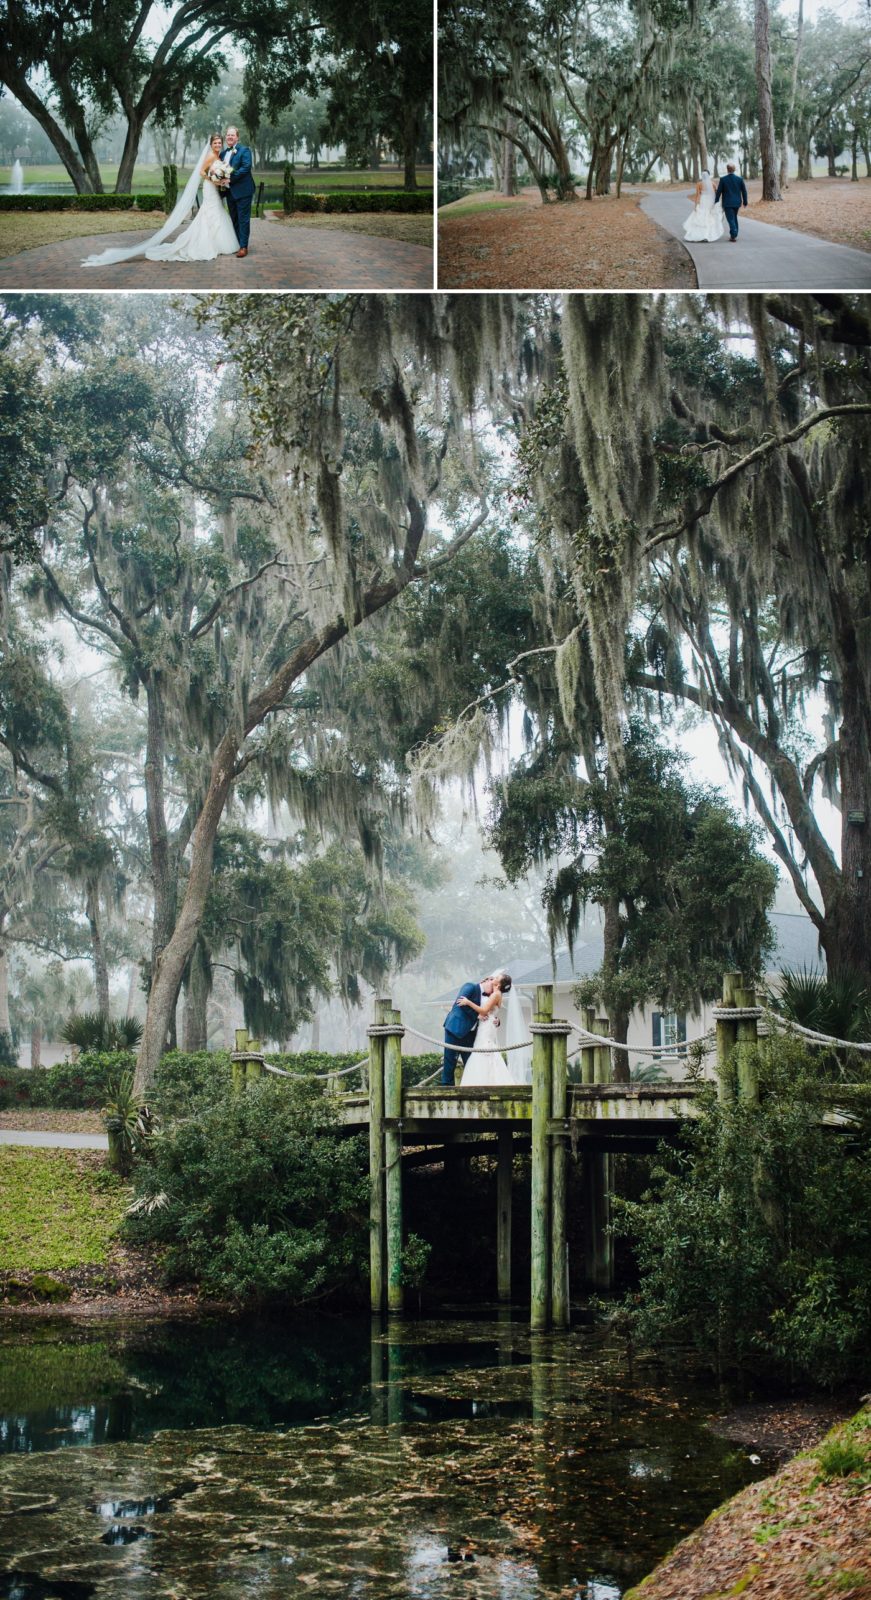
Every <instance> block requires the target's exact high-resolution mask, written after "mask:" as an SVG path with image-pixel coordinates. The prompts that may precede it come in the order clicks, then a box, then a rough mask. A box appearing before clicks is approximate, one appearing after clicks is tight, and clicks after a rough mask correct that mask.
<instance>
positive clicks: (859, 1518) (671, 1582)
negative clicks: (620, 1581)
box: [625, 1409, 871, 1600]
mask: <svg viewBox="0 0 871 1600" xmlns="http://www.w3.org/2000/svg"><path fill="white" fill-rule="evenodd" d="M737 1595H741V1596H743V1597H744V1600H813V1597H818V1600H835V1597H836V1596H837V1597H839V1600H869V1597H871V1410H869V1409H865V1410H863V1411H860V1412H859V1413H858V1414H857V1415H856V1416H855V1417H854V1418H853V1419H852V1420H850V1421H848V1422H845V1423H841V1424H839V1425H838V1426H837V1427H835V1428H833V1429H832V1430H831V1432H830V1433H829V1434H827V1436H826V1438H825V1440H824V1441H823V1442H822V1444H821V1445H817V1446H816V1447H815V1448H814V1449H812V1450H808V1451H806V1452H804V1453H802V1454H801V1455H798V1456H795V1457H794V1459H793V1460H792V1461H790V1462H788V1463H787V1465H786V1466H785V1467H782V1468H781V1469H780V1471H779V1472H777V1473H775V1475H774V1476H773V1477H770V1478H766V1479H764V1480H763V1482H762V1483H754V1484H751V1485H750V1486H749V1487H748V1488H746V1489H743V1490H742V1491H741V1493H740V1494H738V1495H736V1496H735V1497H734V1499H733V1500H730V1501H728V1502H727V1503H726V1504H725V1505H724V1506H722V1507H720V1509H719V1510H718V1511H715V1512H713V1514H712V1515H711V1516H710V1517H709V1518H708V1520H707V1522H705V1523H704V1524H703V1525H702V1527H701V1528H699V1529H697V1531H696V1532H695V1533H691V1534H690V1536H689V1538H687V1539H684V1540H683V1542H682V1543H681V1544H679V1545H678V1546H677V1549H676V1550H674V1551H673V1552H672V1554H671V1555H670V1556H668V1557H667V1558H666V1560H665V1561H663V1562H662V1563H661V1564H660V1565H659V1566H658V1567H657V1568H656V1570H655V1571H654V1572H653V1573H651V1575H650V1576H649V1577H648V1578H646V1579H645V1580H644V1582H643V1583H641V1584H639V1585H638V1586H637V1587H636V1588H634V1589H632V1590H631V1591H630V1593H629V1594H628V1595H627V1596H626V1597H625V1600H729V1597H731V1596H737Z"/></svg>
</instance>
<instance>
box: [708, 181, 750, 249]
mask: <svg viewBox="0 0 871 1600" xmlns="http://www.w3.org/2000/svg"><path fill="white" fill-rule="evenodd" d="M720 199H722V202H723V210H724V211H725V213H726V221H727V222H728V224H729V235H730V237H731V238H732V239H737V237H738V212H739V211H740V209H741V206H742V205H745V206H746V205H747V185H746V183H745V182H744V179H743V178H742V177H741V175H740V173H738V172H725V173H724V174H723V176H722V178H721V179H720V181H719V183H718V184H717V192H716V194H715V195H714V205H716V204H717V201H718V200H720Z"/></svg>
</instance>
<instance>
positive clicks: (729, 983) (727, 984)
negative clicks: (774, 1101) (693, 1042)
mask: <svg viewBox="0 0 871 1600" xmlns="http://www.w3.org/2000/svg"><path fill="white" fill-rule="evenodd" d="M743 981H744V978H743V974H742V973H740V972H724V973H723V1002H722V1003H723V1005H724V1006H734V1005H735V1003H736V1001H735V995H736V992H737V991H738V989H740V987H741V985H742V983H743ZM715 1026H716V1031H717V1098H718V1100H721V1101H726V1100H734V1098H735V1062H734V1060H733V1051H734V1048H735V1041H736V1039H737V1037H738V1030H737V1025H736V1023H735V1022H734V1021H733V1019H732V1018H731V1017H717V1019H716V1024H715Z"/></svg>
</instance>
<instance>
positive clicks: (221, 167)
mask: <svg viewBox="0 0 871 1600" xmlns="http://www.w3.org/2000/svg"><path fill="white" fill-rule="evenodd" d="M232 174H233V168H232V167H231V166H230V163H229V161H213V162H212V165H211V166H210V168H209V177H210V178H211V180H212V182H213V183H218V184H220V183H228V182H229V180H230V178H231V177H232Z"/></svg>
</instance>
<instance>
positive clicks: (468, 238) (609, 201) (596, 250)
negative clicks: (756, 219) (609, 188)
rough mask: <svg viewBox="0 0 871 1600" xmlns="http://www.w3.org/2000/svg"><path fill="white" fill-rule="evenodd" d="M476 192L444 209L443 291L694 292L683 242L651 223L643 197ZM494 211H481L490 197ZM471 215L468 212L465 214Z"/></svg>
mask: <svg viewBox="0 0 871 1600" xmlns="http://www.w3.org/2000/svg"><path fill="white" fill-rule="evenodd" d="M500 199H501V197H500V196H498V195H487V194H483V195H482V194H476V195H474V196H470V197H469V198H468V199H467V200H461V201H458V202H457V203H456V204H455V205H452V206H446V207H445V208H444V209H443V210H442V211H440V212H439V287H440V288H444V289H656V288H659V287H661V286H662V284H664V283H667V284H669V286H670V287H672V288H675V289H694V288H695V287H696V277H695V271H694V268H693V264H692V261H691V260H690V257H689V256H688V255H687V253H686V251H685V250H684V248H683V246H682V245H681V244H679V243H678V241H677V239H673V238H672V237H671V235H670V234H667V233H665V232H664V231H663V229H661V228H659V227H657V225H656V223H654V222H651V220H650V218H649V217H646V216H645V215H644V212H643V211H641V209H640V206H639V197H638V196H624V197H622V198H621V199H620V200H616V199H615V198H614V197H613V196H611V195H607V196H603V197H601V198H598V199H594V200H590V201H587V200H584V199H578V200H577V201H574V202H567V203H564V204H556V203H552V204H549V205H546V206H545V205H542V203H541V199H540V197H539V195H538V194H537V193H536V194H533V193H532V191H531V190H526V191H524V193H523V194H522V195H521V196H519V197H518V198H517V199H516V200H513V201H508V202H505V201H501V203H500ZM490 201H492V202H493V203H494V209H493V210H488V209H480V208H481V206H482V205H485V206H486V205H487V203H488V202H490ZM464 213H465V214H464Z"/></svg>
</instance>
